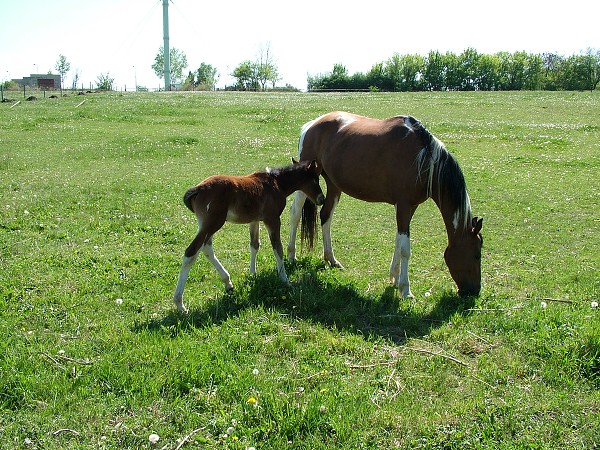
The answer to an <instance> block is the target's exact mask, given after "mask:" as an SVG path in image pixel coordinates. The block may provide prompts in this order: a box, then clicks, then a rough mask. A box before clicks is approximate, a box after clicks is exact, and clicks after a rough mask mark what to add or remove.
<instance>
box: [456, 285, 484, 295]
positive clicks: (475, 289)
mask: <svg viewBox="0 0 600 450" xmlns="http://www.w3.org/2000/svg"><path fill="white" fill-rule="evenodd" d="M480 292H481V284H479V285H473V286H469V287H466V288H463V289H459V290H458V295H459V297H463V298H464V297H477V296H478V295H479V293H480Z"/></svg>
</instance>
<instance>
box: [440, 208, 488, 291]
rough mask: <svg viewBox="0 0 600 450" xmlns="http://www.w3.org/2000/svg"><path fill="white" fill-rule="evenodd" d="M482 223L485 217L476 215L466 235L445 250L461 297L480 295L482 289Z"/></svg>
mask: <svg viewBox="0 0 600 450" xmlns="http://www.w3.org/2000/svg"><path fill="white" fill-rule="evenodd" d="M482 225H483V219H479V220H478V219H477V217H474V218H473V220H472V222H471V224H470V226H468V229H467V230H466V232H465V233H464V235H463V236H462V237H461V238H457V239H455V240H453V241H452V242H451V243H450V244H448V247H447V248H446V251H445V252H444V259H445V260H446V265H447V266H448V270H450V275H452V279H453V280H454V282H455V283H456V285H457V286H458V295H460V296H461V297H468V296H472V295H479V292H480V291H481V247H482V245H483V237H482V236H481V227H482Z"/></svg>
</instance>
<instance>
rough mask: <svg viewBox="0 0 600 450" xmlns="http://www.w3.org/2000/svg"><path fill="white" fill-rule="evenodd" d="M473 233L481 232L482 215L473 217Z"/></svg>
mask: <svg viewBox="0 0 600 450" xmlns="http://www.w3.org/2000/svg"><path fill="white" fill-rule="evenodd" d="M472 225H473V234H479V233H480V232H481V228H482V227H483V217H482V218H481V219H478V218H477V217H473V223H472Z"/></svg>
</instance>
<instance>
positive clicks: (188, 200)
mask: <svg viewBox="0 0 600 450" xmlns="http://www.w3.org/2000/svg"><path fill="white" fill-rule="evenodd" d="M196 195H198V186H194V187H193V188H190V189H188V190H187V192H186V193H185V194H184V196H183V203H184V204H185V206H187V207H188V209H189V210H190V211H192V212H194V208H193V206H192V200H193V199H194V197H195V196H196Z"/></svg>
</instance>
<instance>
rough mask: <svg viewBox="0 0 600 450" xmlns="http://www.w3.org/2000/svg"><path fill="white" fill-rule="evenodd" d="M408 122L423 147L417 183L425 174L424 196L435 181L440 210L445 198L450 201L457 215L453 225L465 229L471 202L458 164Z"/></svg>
mask: <svg viewBox="0 0 600 450" xmlns="http://www.w3.org/2000/svg"><path fill="white" fill-rule="evenodd" d="M407 119H408V121H409V122H410V125H411V126H412V128H413V129H414V131H415V133H417V135H418V136H419V137H420V139H421V141H422V142H423V145H424V147H423V148H422V149H421V151H420V152H419V154H418V155H417V161H416V163H417V171H418V173H419V179H420V177H421V175H422V174H427V196H428V197H431V196H432V195H433V182H434V180H435V181H436V184H437V189H438V192H437V197H438V199H439V203H440V205H439V206H440V207H441V204H442V201H443V199H444V198H447V199H449V200H450V202H452V203H453V204H454V205H455V207H456V212H457V214H458V215H457V220H458V223H455V226H457V227H458V226H459V225H460V226H461V227H462V228H466V227H467V225H468V223H469V220H470V216H471V201H470V199H469V194H468V193H467V184H466V182H465V177H464V175H463V172H462V170H461V168H460V166H459V164H458V161H457V160H456V158H455V157H454V156H453V155H452V154H451V153H450V152H449V151H448V150H447V149H446V147H445V146H444V144H443V143H442V141H440V140H439V139H438V138H436V137H435V136H434V135H433V134H431V132H430V131H429V130H428V129H427V128H425V126H424V125H423V124H422V123H421V122H420V121H418V120H417V119H415V118H414V117H408V118H407Z"/></svg>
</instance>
